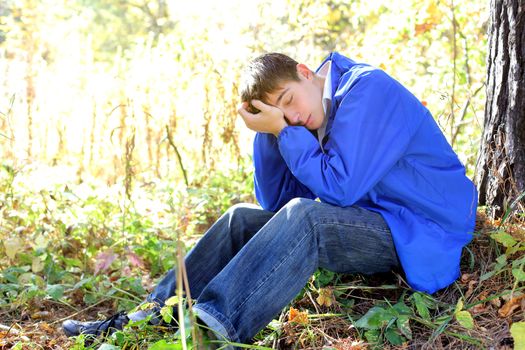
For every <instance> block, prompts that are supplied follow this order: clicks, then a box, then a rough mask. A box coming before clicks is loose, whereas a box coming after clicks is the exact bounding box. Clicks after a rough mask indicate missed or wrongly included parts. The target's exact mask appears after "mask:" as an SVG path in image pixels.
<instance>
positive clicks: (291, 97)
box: [286, 95, 293, 105]
mask: <svg viewBox="0 0 525 350" xmlns="http://www.w3.org/2000/svg"><path fill="white" fill-rule="evenodd" d="M292 100H293V95H292V96H290V99H289V100H288V101H287V102H286V105H289V104H290V103H292Z"/></svg>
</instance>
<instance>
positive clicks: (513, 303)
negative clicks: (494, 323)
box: [498, 294, 525, 317]
mask: <svg viewBox="0 0 525 350" xmlns="http://www.w3.org/2000/svg"><path fill="white" fill-rule="evenodd" d="M523 298H525V294H524V295H520V296H517V297H514V298H512V299H511V300H509V301H507V302H506V303H505V305H503V306H502V307H501V309H499V310H498V315H499V316H500V317H507V316H509V315H510V314H512V313H513V312H514V310H516V309H517V308H519V307H520V306H521V300H522V299H523Z"/></svg>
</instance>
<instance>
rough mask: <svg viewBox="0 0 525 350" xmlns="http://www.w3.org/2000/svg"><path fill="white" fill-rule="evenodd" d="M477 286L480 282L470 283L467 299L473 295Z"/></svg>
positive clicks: (473, 281) (466, 294)
mask: <svg viewBox="0 0 525 350" xmlns="http://www.w3.org/2000/svg"><path fill="white" fill-rule="evenodd" d="M476 284H478V281H476V280H472V281H470V282H469V283H468V290H467V292H466V293H465V298H468V297H470V296H471V295H472V293H473V292H474V288H475V287H476Z"/></svg>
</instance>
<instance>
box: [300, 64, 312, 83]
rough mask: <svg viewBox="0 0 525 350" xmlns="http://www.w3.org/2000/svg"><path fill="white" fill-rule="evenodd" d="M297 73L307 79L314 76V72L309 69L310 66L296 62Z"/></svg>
mask: <svg viewBox="0 0 525 350" xmlns="http://www.w3.org/2000/svg"><path fill="white" fill-rule="evenodd" d="M297 74H299V76H303V77H305V78H306V79H308V80H310V79H312V78H313V76H314V73H313V72H312V71H311V70H310V68H308V67H307V66H306V65H305V64H302V63H298V64H297Z"/></svg>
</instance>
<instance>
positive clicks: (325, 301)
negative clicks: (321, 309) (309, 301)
mask: <svg viewBox="0 0 525 350" xmlns="http://www.w3.org/2000/svg"><path fill="white" fill-rule="evenodd" d="M316 300H317V302H318V303H319V305H321V306H323V305H325V306H332V304H333V301H334V293H333V292H332V290H331V289H329V288H321V289H320V290H319V296H318V297H317V299H316Z"/></svg>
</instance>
